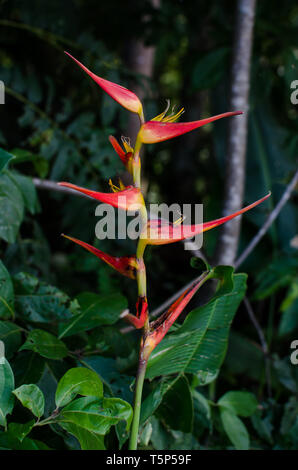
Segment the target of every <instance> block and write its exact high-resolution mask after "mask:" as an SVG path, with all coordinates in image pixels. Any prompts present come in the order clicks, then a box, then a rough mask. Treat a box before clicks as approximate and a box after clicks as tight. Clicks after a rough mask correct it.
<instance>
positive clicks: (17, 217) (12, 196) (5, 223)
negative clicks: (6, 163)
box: [0, 172, 24, 243]
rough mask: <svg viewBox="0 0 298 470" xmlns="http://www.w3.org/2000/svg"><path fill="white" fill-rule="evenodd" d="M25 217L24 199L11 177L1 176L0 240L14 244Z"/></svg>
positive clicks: (5, 174) (4, 174)
mask: <svg viewBox="0 0 298 470" xmlns="http://www.w3.org/2000/svg"><path fill="white" fill-rule="evenodd" d="M23 217H24V199H23V196H22V193H21V191H20V190H19V188H18V186H17V185H16V184H15V183H14V181H13V180H12V179H11V177H10V176H9V172H5V173H2V174H0V238H2V239H3V240H5V241H6V242H8V243H14V242H15V240H16V236H17V234H18V231H19V228H20V225H21V222H22V220H23Z"/></svg>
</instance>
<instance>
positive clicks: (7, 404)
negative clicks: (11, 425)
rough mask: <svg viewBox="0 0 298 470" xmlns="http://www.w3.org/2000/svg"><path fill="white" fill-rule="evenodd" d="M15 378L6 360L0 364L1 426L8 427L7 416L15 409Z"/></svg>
mask: <svg viewBox="0 0 298 470" xmlns="http://www.w3.org/2000/svg"><path fill="white" fill-rule="evenodd" d="M13 389H14V376H13V372H12V370H11V367H10V365H9V363H8V362H7V360H6V359H4V360H3V359H2V360H1V362H0V426H6V416H7V415H8V414H9V413H11V411H12V409H13V404H14V399H13V395H12V391H13Z"/></svg>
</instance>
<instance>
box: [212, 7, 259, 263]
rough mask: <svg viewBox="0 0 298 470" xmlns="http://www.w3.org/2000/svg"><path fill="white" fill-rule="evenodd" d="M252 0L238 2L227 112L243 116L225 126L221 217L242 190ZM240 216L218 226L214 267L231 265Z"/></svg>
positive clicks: (236, 206) (235, 203)
mask: <svg viewBox="0 0 298 470" xmlns="http://www.w3.org/2000/svg"><path fill="white" fill-rule="evenodd" d="M255 8H256V0H238V2H237V13H236V30H235V40H234V54H233V64H232V78H231V90H230V106H229V109H230V110H233V111H234V110H242V111H243V112H244V114H243V115H242V116H239V117H235V118H232V119H231V121H230V123H229V125H230V126H229V135H228V148H227V159H226V178H225V199H224V207H223V215H228V214H230V213H232V212H235V211H237V210H239V209H240V208H241V206H242V203H243V194H244V187H245V154H246V140H247V117H248V108H249V88H250V60H251V51H252V42H253V26H254V17H255ZM240 224H241V217H237V218H236V219H234V220H232V221H231V222H228V223H227V224H225V225H223V226H222V229H221V232H220V236H219V240H218V244H217V248H216V255H215V258H216V264H226V265H233V264H234V262H235V259H236V255H237V249H238V241H239V234H240Z"/></svg>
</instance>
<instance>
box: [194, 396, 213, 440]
mask: <svg viewBox="0 0 298 470" xmlns="http://www.w3.org/2000/svg"><path fill="white" fill-rule="evenodd" d="M192 393H193V403H194V430H193V434H194V435H195V436H196V437H198V438H200V437H201V435H202V434H203V432H204V431H205V430H206V429H208V430H209V431H211V430H212V420H211V407H210V403H209V401H208V400H207V398H205V396H204V395H202V394H201V393H199V392H198V391H197V390H193V392H192Z"/></svg>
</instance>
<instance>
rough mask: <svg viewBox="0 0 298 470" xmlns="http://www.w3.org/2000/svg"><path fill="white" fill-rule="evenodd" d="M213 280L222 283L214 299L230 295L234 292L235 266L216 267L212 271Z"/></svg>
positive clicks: (218, 286)
mask: <svg viewBox="0 0 298 470" xmlns="http://www.w3.org/2000/svg"><path fill="white" fill-rule="evenodd" d="M211 272H212V278H213V279H218V280H219V281H220V282H219V284H218V285H217V288H216V293H215V296H214V298H216V297H220V296H221V295H224V294H228V293H229V292H231V291H232V290H233V286H234V281H233V274H234V268H233V266H216V267H215V268H213V269H212V271H211Z"/></svg>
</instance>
